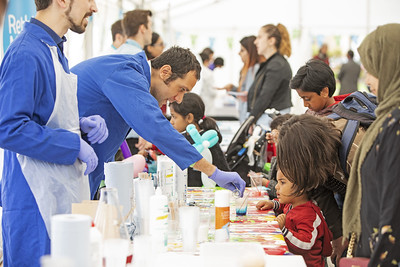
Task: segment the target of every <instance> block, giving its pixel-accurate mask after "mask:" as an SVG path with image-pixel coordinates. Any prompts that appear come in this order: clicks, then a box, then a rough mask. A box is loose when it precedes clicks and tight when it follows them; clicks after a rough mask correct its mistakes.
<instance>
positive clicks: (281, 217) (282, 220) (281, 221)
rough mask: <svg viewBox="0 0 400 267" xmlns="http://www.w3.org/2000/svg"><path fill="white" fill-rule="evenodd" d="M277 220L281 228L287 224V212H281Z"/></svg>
mask: <svg viewBox="0 0 400 267" xmlns="http://www.w3.org/2000/svg"><path fill="white" fill-rule="evenodd" d="M276 221H277V222H278V224H279V228H281V230H282V228H283V226H285V222H286V214H283V213H282V214H279V215H278V217H276Z"/></svg>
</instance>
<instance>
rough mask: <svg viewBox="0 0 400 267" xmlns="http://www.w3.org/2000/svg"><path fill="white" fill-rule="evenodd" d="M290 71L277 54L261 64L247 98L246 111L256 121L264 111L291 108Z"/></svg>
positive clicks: (285, 62) (287, 64) (283, 59)
mask: <svg viewBox="0 0 400 267" xmlns="http://www.w3.org/2000/svg"><path fill="white" fill-rule="evenodd" d="M291 79H292V70H291V69H290V65H289V63H288V62H287V60H286V59H285V58H284V57H283V56H282V55H281V54H279V53H278V52H277V53H275V54H273V55H272V56H271V57H270V58H269V59H268V60H267V61H265V62H264V63H261V65H260V68H259V69H258V71H257V74H256V77H255V79H254V82H253V84H252V85H251V87H250V89H249V93H248V96H247V111H249V112H250V115H253V116H255V117H256V119H258V118H259V117H260V116H261V115H262V114H263V113H264V111H265V110H266V109H269V108H275V109H276V110H278V111H279V110H282V109H285V108H289V107H291V106H292V101H291V90H290V88H289V82H290V80H291Z"/></svg>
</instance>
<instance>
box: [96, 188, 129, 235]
mask: <svg viewBox="0 0 400 267" xmlns="http://www.w3.org/2000/svg"><path fill="white" fill-rule="evenodd" d="M121 209H122V207H121V206H120V204H119V201H118V194H117V189H115V188H107V187H104V188H102V189H101V190H100V200H99V205H98V207H97V211H96V217H95V219H94V224H95V226H96V227H97V229H99V231H100V233H101V234H102V235H103V239H104V240H105V239H114V238H122V239H128V231H127V229H126V225H125V221H124V219H123V217H122V213H121Z"/></svg>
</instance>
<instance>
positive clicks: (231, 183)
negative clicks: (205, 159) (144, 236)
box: [209, 168, 246, 197]
mask: <svg viewBox="0 0 400 267" xmlns="http://www.w3.org/2000/svg"><path fill="white" fill-rule="evenodd" d="M209 178H210V179H211V180H213V181H214V182H216V183H217V184H218V185H219V186H221V187H223V188H226V189H229V190H231V191H235V190H239V191H240V196H241V197H243V192H244V189H245V187H246V182H245V181H244V180H243V179H242V178H241V177H240V176H239V174H238V173H237V172H224V171H221V170H219V169H218V168H217V169H216V170H215V172H214V173H213V174H212V175H211V176H210V177H209Z"/></svg>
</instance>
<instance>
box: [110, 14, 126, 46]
mask: <svg viewBox="0 0 400 267" xmlns="http://www.w3.org/2000/svg"><path fill="white" fill-rule="evenodd" d="M118 33H119V34H124V30H123V29H122V20H121V19H120V20H117V21H116V22H114V23H113V25H111V35H112V40H113V42H114V41H115V38H116V36H117V34H118Z"/></svg>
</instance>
